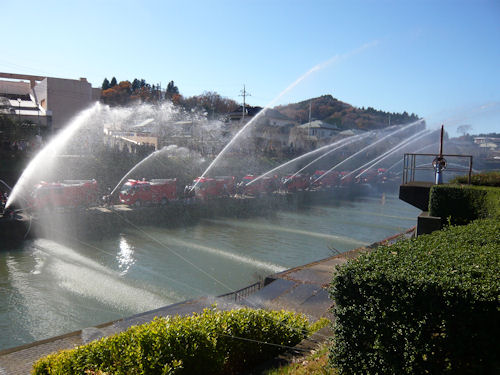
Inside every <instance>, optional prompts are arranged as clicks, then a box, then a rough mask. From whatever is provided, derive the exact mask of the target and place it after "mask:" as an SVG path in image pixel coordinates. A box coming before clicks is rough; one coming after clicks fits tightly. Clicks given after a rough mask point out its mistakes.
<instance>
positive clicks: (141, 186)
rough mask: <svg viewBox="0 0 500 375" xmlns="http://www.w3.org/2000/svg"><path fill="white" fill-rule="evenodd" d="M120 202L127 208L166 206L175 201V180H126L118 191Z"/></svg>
mask: <svg viewBox="0 0 500 375" xmlns="http://www.w3.org/2000/svg"><path fill="white" fill-rule="evenodd" d="M119 197H120V202H121V203H124V204H127V205H129V206H132V205H133V206H137V207H139V206H142V205H144V204H162V205H166V204H167V203H168V201H170V200H174V199H177V179H176V178H173V179H154V180H150V181H146V180H144V179H142V180H128V181H127V182H126V183H125V184H124V185H123V186H122V188H121V190H120V194H119Z"/></svg>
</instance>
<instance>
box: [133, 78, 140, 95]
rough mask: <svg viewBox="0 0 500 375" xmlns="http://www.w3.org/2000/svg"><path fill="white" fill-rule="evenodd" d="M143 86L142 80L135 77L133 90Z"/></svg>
mask: <svg viewBox="0 0 500 375" xmlns="http://www.w3.org/2000/svg"><path fill="white" fill-rule="evenodd" d="M140 88H141V81H139V80H138V79H137V78H134V80H133V81H132V92H135V91H137V90H139V89H140Z"/></svg>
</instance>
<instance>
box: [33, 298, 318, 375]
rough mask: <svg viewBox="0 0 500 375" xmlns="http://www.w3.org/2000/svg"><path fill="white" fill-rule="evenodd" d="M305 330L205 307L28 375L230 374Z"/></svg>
mask: <svg viewBox="0 0 500 375" xmlns="http://www.w3.org/2000/svg"><path fill="white" fill-rule="evenodd" d="M316 326H317V325H316ZM311 327H313V326H312V325H310V324H309V322H308V320H307V319H306V317H305V316H304V315H301V314H296V313H293V312H287V311H266V310H253V309H247V308H245V309H238V310H233V311H218V310H216V309H215V308H212V309H205V310H204V311H203V313H202V314H194V315H192V316H186V317H179V316H176V317H169V318H155V320H154V321H152V322H151V323H148V324H143V325H140V326H134V327H131V328H130V329H128V330H127V331H125V332H121V333H119V334H117V335H114V336H111V337H107V338H103V339H101V340H98V341H94V342H91V343H89V344H87V345H83V346H80V347H78V348H76V349H73V350H65V351H61V352H59V353H56V354H51V355H49V356H47V357H44V358H42V359H40V360H38V361H37V362H36V363H35V364H34V367H33V374H52V375H55V374H65V375H66V374H85V373H99V371H101V372H103V373H110V374H124V375H125V374H174V373H175V374H233V373H238V372H239V371H241V370H243V369H248V368H249V367H250V366H252V365H255V364H256V363H258V362H259V361H263V360H267V359H269V358H272V357H274V356H275V355H277V354H278V353H280V352H281V351H282V350H283V347H284V346H285V347H288V346H294V345H296V344H297V343H299V342H300V341H301V340H302V339H303V338H304V337H305V336H306V335H307V334H308V333H309V332H310V329H311Z"/></svg>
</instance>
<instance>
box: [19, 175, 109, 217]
mask: <svg viewBox="0 0 500 375" xmlns="http://www.w3.org/2000/svg"><path fill="white" fill-rule="evenodd" d="M98 201H99V194H98V188H97V182H96V180H65V181H61V182H45V181H42V182H40V183H39V184H37V185H36V186H35V187H34V189H33V191H32V193H31V197H30V198H29V202H28V203H29V206H30V207H31V208H32V209H34V210H44V209H50V208H54V207H67V208H76V207H90V206H95V205H96V204H97V203H98Z"/></svg>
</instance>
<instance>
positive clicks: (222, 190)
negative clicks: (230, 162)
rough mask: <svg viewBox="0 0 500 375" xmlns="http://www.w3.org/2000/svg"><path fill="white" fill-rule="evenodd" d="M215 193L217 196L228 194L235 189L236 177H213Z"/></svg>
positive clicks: (232, 192)
mask: <svg viewBox="0 0 500 375" xmlns="http://www.w3.org/2000/svg"><path fill="white" fill-rule="evenodd" d="M214 180H215V185H216V187H217V193H218V194H219V196H230V195H233V194H234V193H235V191H236V177H234V176H218V177H214Z"/></svg>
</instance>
